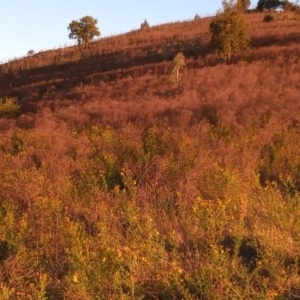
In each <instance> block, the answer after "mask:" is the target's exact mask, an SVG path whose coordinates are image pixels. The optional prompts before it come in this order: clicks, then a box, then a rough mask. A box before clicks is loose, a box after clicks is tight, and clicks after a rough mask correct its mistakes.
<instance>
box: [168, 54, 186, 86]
mask: <svg viewBox="0 0 300 300" xmlns="http://www.w3.org/2000/svg"><path fill="white" fill-rule="evenodd" d="M184 66H185V57H184V54H183V53H182V52H179V53H177V55H176V56H175V58H174V59H173V61H172V63H171V65H170V67H169V70H168V73H169V83H170V84H176V85H180V84H181V83H182V81H181V74H180V71H181V70H182V69H183V67H184Z"/></svg>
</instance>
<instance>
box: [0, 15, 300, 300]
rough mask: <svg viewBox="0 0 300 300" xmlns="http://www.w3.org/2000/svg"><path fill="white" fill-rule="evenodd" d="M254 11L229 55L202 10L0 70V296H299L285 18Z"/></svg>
mask: <svg viewBox="0 0 300 300" xmlns="http://www.w3.org/2000/svg"><path fill="white" fill-rule="evenodd" d="M263 17H264V15H263V14H252V15H247V16H246V19H247V21H248V22H249V24H250V26H249V29H248V30H249V35H250V36H251V44H252V49H251V51H250V53H247V54H245V55H244V54H243V55H241V56H239V57H237V58H236V60H235V62H234V63H233V64H231V65H226V64H222V63H219V62H218V61H217V60H216V59H215V57H214V54H213V50H212V49H211V46H210V44H209V40H210V36H209V33H208V26H209V23H210V21H211V19H209V18H208V19H200V20H196V21H187V22H178V23H173V24H166V25H162V26H157V27H153V28H149V29H144V30H140V31H133V32H130V33H128V34H124V35H120V36H115V37H111V38H106V39H102V40H99V41H97V42H95V43H94V44H93V45H92V47H91V48H90V49H89V50H87V51H86V52H79V51H78V50H77V49H76V48H75V47H74V48H67V49H59V50H55V51H48V52H45V53H40V54H36V55H35V56H32V57H28V58H25V59H22V60H19V61H14V62H10V63H8V64H6V65H1V66H0V96H1V98H3V99H4V98H6V97H17V98H18V102H15V103H13V102H12V101H8V102H7V103H6V106H5V109H6V111H7V110H8V111H9V112H10V115H9V118H8V117H2V118H0V128H1V132H0V135H1V139H0V152H1V156H0V178H1V180H0V215H1V218H0V261H1V264H0V298H1V299H22V300H23V299H53V300H54V299H55V300H57V299H70V300H76V299H78V300H85V299H86V300H92V299H105V300H106V299H146V300H148V299H149V300H150V299H161V300H162V299H170V300H171V299H190V300H196V299H205V300H206V299H207V300H210V299H218V300H221V299H222V300H223V299H228V300H231V299H249V300H250V299H276V300H295V299H299V297H300V279H299V278H300V277H299V274H300V273H299V268H300V235H299V233H300V221H299V220H300V219H299V214H300V148H299V145H300V135H299V133H300V113H299V112H300V101H299V92H300V84H299V78H300V50H299V43H300V35H299V19H297V16H292V15H285V14H281V15H277V16H276V18H277V20H276V21H275V22H270V23H265V22H262V19H263ZM288 18H289V19H291V20H290V21H286V19H288ZM179 51H182V52H183V53H184V54H185V56H186V58H187V61H186V68H185V69H184V70H183V74H182V81H183V84H182V85H181V86H179V87H174V86H171V85H169V84H168V75H167V70H168V67H169V65H170V62H171V60H172V59H173V57H174V56H175V55H176V53H178V52H179ZM4 104H5V103H4V102H3V103H0V108H1V105H4ZM8 104H9V105H8ZM2 107H3V106H2ZM7 107H8V108H7ZM6 111H4V109H3V112H2V111H1V110H0V116H7V114H5V112H6Z"/></svg>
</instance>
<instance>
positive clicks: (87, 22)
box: [68, 16, 101, 48]
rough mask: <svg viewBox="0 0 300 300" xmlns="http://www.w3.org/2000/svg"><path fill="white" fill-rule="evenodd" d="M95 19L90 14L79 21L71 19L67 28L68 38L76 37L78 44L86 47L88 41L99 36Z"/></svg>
mask: <svg viewBox="0 0 300 300" xmlns="http://www.w3.org/2000/svg"><path fill="white" fill-rule="evenodd" d="M97 23H98V20H97V19H94V18H93V17H91V16H85V17H83V18H81V19H80V20H79V21H74V20H73V21H72V22H71V23H70V24H69V27H68V30H70V31H71V32H70V34H69V38H70V39H77V41H78V45H82V44H83V45H84V46H85V48H86V47H87V45H88V43H89V42H91V41H92V40H93V38H94V37H95V36H100V34H101V33H100V31H99V29H98V27H97V26H96V24H97Z"/></svg>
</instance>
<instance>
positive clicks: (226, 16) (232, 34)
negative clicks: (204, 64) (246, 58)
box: [209, 1, 250, 63]
mask: <svg viewBox="0 0 300 300" xmlns="http://www.w3.org/2000/svg"><path fill="white" fill-rule="evenodd" d="M231 2H232V1H231ZM209 28H210V32H211V43H212V45H213V47H214V48H215V53H216V56H217V57H218V58H220V59H225V60H226V61H227V63H231V62H232V60H233V58H234V57H235V56H236V54H238V53H239V52H241V51H245V50H248V49H249V42H250V39H249V37H248V35H247V34H246V23H245V21H244V19H243V18H242V16H241V15H240V14H239V13H238V10H237V9H236V7H232V6H224V10H223V12H221V13H219V14H217V16H216V17H215V18H214V19H213V20H212V22H211V23H210V26H209Z"/></svg>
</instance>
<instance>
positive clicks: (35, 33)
mask: <svg viewBox="0 0 300 300" xmlns="http://www.w3.org/2000/svg"><path fill="white" fill-rule="evenodd" d="M221 2H222V0H206V1H205V0H0V28H1V30H0V41H1V42H0V63H1V62H5V61H7V60H8V59H13V58H16V57H17V58H19V57H22V56H26V54H27V52H28V51H29V50H31V49H33V50H34V51H35V52H38V51H41V50H47V49H54V48H59V47H62V46H65V45H72V44H74V43H75V41H73V40H70V39H69V38H68V33H69V32H68V30H67V27H68V25H69V23H70V22H71V21H72V20H79V19H80V18H81V17H83V16H86V15H90V16H92V17H94V18H96V19H98V27H99V29H100V31H101V37H105V36H110V35H115V34H119V33H125V32H128V31H130V30H132V29H138V28H140V24H141V23H142V22H143V21H144V20H145V19H147V20H148V22H149V24H150V25H157V24H163V23H168V22H172V21H183V20H187V19H192V18H194V16H195V14H196V13H198V14H199V15H200V16H207V15H212V14H215V13H216V11H217V10H218V9H220V8H221V7H222V5H221ZM252 2H253V0H252ZM256 3H257V1H255V2H253V5H256Z"/></svg>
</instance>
